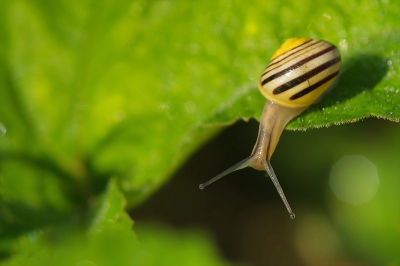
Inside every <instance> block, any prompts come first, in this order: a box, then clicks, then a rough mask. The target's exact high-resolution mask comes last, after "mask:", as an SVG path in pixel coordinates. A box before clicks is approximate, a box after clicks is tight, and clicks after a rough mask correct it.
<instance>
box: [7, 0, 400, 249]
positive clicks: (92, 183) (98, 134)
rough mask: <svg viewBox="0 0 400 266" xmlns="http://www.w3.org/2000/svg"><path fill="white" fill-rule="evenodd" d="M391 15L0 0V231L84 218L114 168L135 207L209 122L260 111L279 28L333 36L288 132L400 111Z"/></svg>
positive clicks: (309, 5)
mask: <svg viewBox="0 0 400 266" xmlns="http://www.w3.org/2000/svg"><path fill="white" fill-rule="evenodd" d="M399 15H400V6H399V5H398V4H397V3H396V2H390V1H381V2H377V1H375V0H360V1H353V2H348V1H347V2H343V1H329V2H324V1H320V2H313V1H306V2H304V1H303V2H300V1H294V0H291V1H286V2H283V1H250V2H246V3H244V2H239V1H236V2H235V1H226V0H217V1H198V2H196V3H195V4H194V3H192V2H183V1H178V2H177V1H172V0H164V1H161V0H160V1H145V0H137V1H133V0H122V1H93V0H85V1H70V0H58V1H47V0H35V1H31V0H15V1H1V2H0V36H1V38H0V184H1V187H0V193H1V195H0V236H1V238H2V240H3V241H4V243H6V242H7V241H10V242H13V241H14V240H15V237H16V236H18V235H25V234H26V233H28V232H32V231H35V230H40V229H42V228H45V227H48V226H56V225H58V226H59V225H60V224H63V223H64V222H65V221H66V220H68V221H74V220H76V225H75V226H77V227H78V226H80V225H82V224H86V223H87V221H90V214H92V213H93V211H94V207H93V205H92V204H91V202H93V201H96V199H97V198H98V197H99V196H100V195H102V194H103V192H104V191H105V190H106V187H107V184H108V183H109V180H110V179H111V178H112V177H114V178H115V180H116V181H117V183H118V185H119V186H120V187H121V190H122V193H123V194H124V195H125V196H126V199H127V204H128V207H132V206H135V205H137V204H139V203H140V202H141V201H143V200H144V199H145V198H146V197H148V196H150V195H151V194H152V192H154V191H155V190H156V189H157V188H158V187H160V186H161V185H162V184H163V183H165V182H166V180H167V179H168V178H169V177H170V176H171V175H172V173H173V172H174V171H175V170H176V169H177V168H178V167H179V166H180V165H181V164H182V162H184V161H185V160H186V159H187V157H188V156H189V155H190V154H191V153H192V152H193V151H194V150H195V149H196V148H198V147H200V146H201V144H203V143H204V142H205V141H206V140H207V139H209V138H210V137H211V136H212V135H213V134H215V133H216V132H217V130H218V129H219V128H220V126H221V125H224V124H230V123H233V122H234V121H236V120H238V119H246V120H247V119H250V118H256V119H257V118H258V117H259V116H260V114H261V110H262V107H263V105H264V103H265V99H264V98H263V97H262V96H261V95H260V93H259V92H258V90H257V80H258V77H259V75H260V73H261V71H262V70H263V69H264V68H265V66H266V65H267V64H268V61H269V58H270V56H271V55H272V53H273V52H274V51H275V50H276V49H277V47H278V46H279V45H280V44H281V43H282V42H283V41H284V40H285V39H286V38H289V37H293V36H309V37H312V38H318V39H325V40H328V41H330V42H332V43H334V44H336V45H337V46H338V47H339V49H340V50H341V52H342V56H343V70H342V73H341V76H340V80H339V82H338V84H337V86H336V88H334V89H333V90H332V91H331V92H329V93H328V94H327V95H325V97H324V98H323V99H322V101H320V102H319V103H317V104H316V105H314V106H312V107H310V108H309V109H308V110H307V111H306V112H305V113H303V114H302V115H300V116H299V117H298V118H296V119H294V120H293V121H292V122H291V123H290V124H289V125H288V128H290V129H306V128H310V127H321V126H327V125H330V124H340V123H346V122H353V121H356V120H359V119H363V118H366V117H370V116H376V117H380V118H385V119H389V120H392V121H399V118H400V107H399V106H400V93H399V90H400V86H399V75H398V73H399V71H400V67H399V65H400V53H399V50H398V44H399V43H400V37H399V36H400V27H399V25H398V17H399ZM218 126H219V127H218ZM188 178H190V177H188ZM118 206H119V205H118ZM108 211H109V210H105V213H104V215H105V216H104V217H106V216H107V217H111V218H110V219H113V216H108V215H109V214H108ZM111 213H112V212H111ZM99 215H100V214H99ZM114 218H115V217H114ZM121 219H122V218H121ZM97 221H102V222H96V223H95V224H94V225H93V228H101V227H102V226H105V224H103V222H104V221H103V220H102V219H101V217H100V218H99V219H98V220H97ZM121 222H122V223H128V220H124V219H123V221H121ZM93 230H94V229H93ZM71 237H72V236H71ZM121 237H122V236H121ZM78 238H79V237H78ZM71 241H72V242H74V240H71ZM71 245H72V244H71ZM3 248H4V256H7V254H8V253H9V251H10V249H11V244H10V245H9V244H8V242H7V243H6V244H4V246H2V249H3ZM0 256H3V253H1V254H0Z"/></svg>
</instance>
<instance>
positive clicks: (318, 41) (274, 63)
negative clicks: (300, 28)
mask: <svg viewBox="0 0 400 266" xmlns="http://www.w3.org/2000/svg"><path fill="white" fill-rule="evenodd" d="M312 41H314V40H310V41H308V42H305V43H303V44H301V45H299V46H297V47H295V48H293V49H292V50H289V51H287V52H286V53H284V54H287V53H288V52H290V51H293V50H295V49H297V48H299V47H302V46H303V45H305V44H307V43H310V42H312ZM320 42H321V41H320V40H317V41H315V43H311V44H310V45H308V46H305V47H302V48H301V49H299V50H297V51H296V52H294V53H293V54H290V55H287V56H285V57H283V58H281V59H280V60H278V61H276V62H273V63H271V62H270V64H269V65H268V66H267V67H266V68H265V70H267V68H270V67H271V66H273V65H276V64H278V63H280V62H282V61H283V60H285V59H286V58H288V57H290V56H292V55H295V54H297V53H298V52H300V51H303V50H304V49H307V48H310V47H311V46H313V45H315V44H317V43H320ZM284 54H281V55H280V56H282V55H284ZM280 56H278V57H277V58H279V57H280ZM277 58H275V59H274V60H276V59H277ZM274 60H272V61H274ZM274 69H275V68H274ZM271 70H273V69H270V70H268V71H267V72H265V73H263V74H262V76H264V75H265V74H267V73H268V72H269V71H271Z"/></svg>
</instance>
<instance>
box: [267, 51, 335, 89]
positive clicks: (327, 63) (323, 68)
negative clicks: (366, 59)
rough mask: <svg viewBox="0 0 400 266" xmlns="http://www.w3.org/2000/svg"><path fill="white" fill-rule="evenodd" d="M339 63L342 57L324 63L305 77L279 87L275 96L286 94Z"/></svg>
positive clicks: (304, 75)
mask: <svg viewBox="0 0 400 266" xmlns="http://www.w3.org/2000/svg"><path fill="white" fill-rule="evenodd" d="M337 62H340V56H338V57H336V58H334V59H332V60H330V61H328V62H326V63H324V64H322V65H319V66H318V67H316V68H314V69H313V70H311V71H309V72H307V73H305V74H303V75H301V76H299V77H297V78H295V79H292V80H290V81H288V82H286V83H285V84H283V85H281V86H279V87H276V88H275V89H274V90H273V94H275V95H276V94H280V93H282V92H285V91H287V90H290V89H291V88H293V87H295V86H297V85H299V84H300V83H303V82H304V81H306V80H308V79H310V78H312V77H313V76H315V75H317V74H318V73H320V72H321V71H324V70H325V69H327V68H329V67H331V66H333V65H334V64H336V63H337Z"/></svg>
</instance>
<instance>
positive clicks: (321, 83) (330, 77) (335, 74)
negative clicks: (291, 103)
mask: <svg viewBox="0 0 400 266" xmlns="http://www.w3.org/2000/svg"><path fill="white" fill-rule="evenodd" d="M338 74H339V71H337V72H335V73H333V74H331V75H329V76H327V77H326V78H324V79H323V80H320V81H318V82H317V83H315V84H314V85H312V86H310V87H308V88H306V89H304V90H302V91H300V92H298V93H296V94H294V95H293V96H292V97H290V100H296V99H298V98H300V97H303V96H304V95H306V94H308V93H310V92H312V91H313V90H315V89H317V88H319V87H320V86H322V85H323V84H324V83H326V82H328V81H329V80H331V79H333V78H335V77H336V76H337V75H338Z"/></svg>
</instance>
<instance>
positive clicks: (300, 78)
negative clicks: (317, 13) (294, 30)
mask: <svg viewBox="0 0 400 266" xmlns="http://www.w3.org/2000/svg"><path fill="white" fill-rule="evenodd" d="M340 66H341V59H340V53H339V50H338V49H337V48H336V46H334V45H333V44H331V43H329V42H326V41H322V40H312V39H310V38H290V39H288V40H286V41H285V42H284V43H283V44H282V45H281V47H280V48H279V49H278V50H277V51H276V52H275V53H274V54H273V56H272V58H271V61H270V63H269V65H268V66H267V68H266V69H265V70H264V72H263V73H262V75H261V77H260V80H259V82H258V88H259V90H260V92H261V94H262V95H264V97H266V98H267V99H269V100H270V101H272V102H274V103H277V104H279V105H282V106H286V107H307V106H310V105H311V104H312V103H314V102H315V100H317V99H318V97H319V96H320V95H321V94H322V93H324V92H325V90H326V89H327V88H328V87H329V86H330V85H331V84H332V82H333V81H334V80H335V78H336V77H337V75H338V74H339V70H340Z"/></svg>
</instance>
